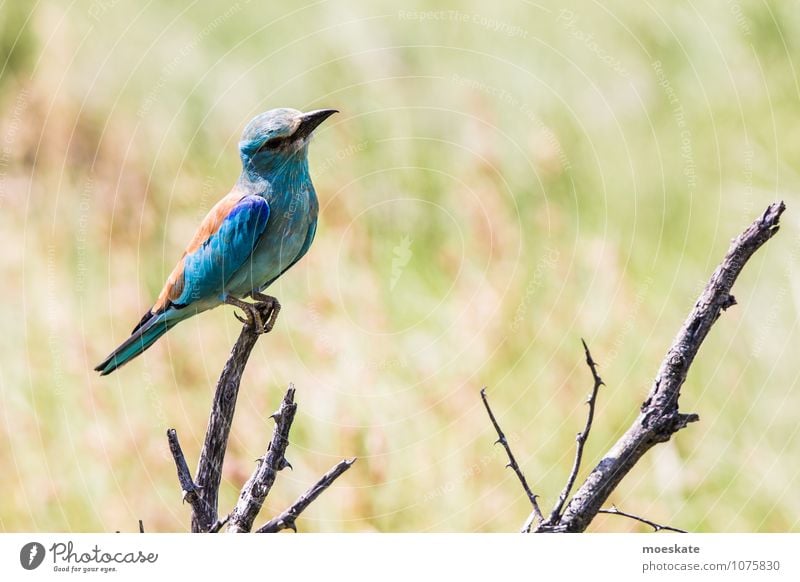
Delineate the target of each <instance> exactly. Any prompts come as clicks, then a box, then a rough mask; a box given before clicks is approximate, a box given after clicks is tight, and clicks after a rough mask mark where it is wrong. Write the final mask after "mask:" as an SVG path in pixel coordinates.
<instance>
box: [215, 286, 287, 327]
mask: <svg viewBox="0 0 800 582" xmlns="http://www.w3.org/2000/svg"><path fill="white" fill-rule="evenodd" d="M253 299H255V300H256V302H255V303H248V302H247V301H242V300H241V299H237V298H235V297H228V298H227V299H225V303H227V304H228V305H233V306H235V307H238V308H239V309H241V310H242V311H243V312H244V317H242V316H241V315H239V314H238V313H234V314H233V315H234V317H236V319H238V320H239V321H241V322H242V323H243V324H244V325H246V326H247V327H249V328H250V329H251V330H253V331H254V332H255V333H257V334H262V333H268V332H270V331H272V328H273V327H274V326H275V321H276V320H277V318H278V313H279V312H280V310H281V304H280V303H278V300H277V299H275V298H274V297H270V296H269V295H264V294H262V293H253Z"/></svg>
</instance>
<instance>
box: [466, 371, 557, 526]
mask: <svg viewBox="0 0 800 582" xmlns="http://www.w3.org/2000/svg"><path fill="white" fill-rule="evenodd" d="M481 400H483V405H484V406H485V407H486V412H487V413H488V414H489V420H491V421H492V425H494V430H495V431H497V440H496V441H495V444H497V443H500V444H501V445H503V448H505V450H506V454H507V455H508V464H507V465H506V467H510V468H511V469H513V471H514V473H516V474H517V478H518V479H519V482H520V483H522V488H523V489H524V490H525V494H526V495H527V496H528V499H529V500H530V502H531V505H532V506H533V512H532V513H531V516H530V517H529V518H528V520H527V521H526V523H525V526H523V528H522V529H523V531H530V528H531V526H532V525H533V520H534V519H537V520H539V523H542V522H544V516H543V515H542V511H541V509H539V504H538V503H537V501H536V497H537V496H536V495H535V494H534V493H533V491H531V488H530V487H529V486H528V481H527V479H525V475H523V474H522V470H521V469H520V468H519V465H518V464H517V459H515V458H514V453H512V452H511V447H510V446H509V445H508V440H507V439H506V435H505V434H503V429H501V428H500V425H499V424H498V422H497V419H496V418H495V416H494V413H493V412H492V409H491V407H490V406H489V400H488V399H487V398H486V387H484V388H481Z"/></svg>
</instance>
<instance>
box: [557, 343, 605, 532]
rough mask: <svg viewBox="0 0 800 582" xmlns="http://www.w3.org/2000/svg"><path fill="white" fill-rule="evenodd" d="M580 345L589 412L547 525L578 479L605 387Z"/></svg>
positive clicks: (595, 366) (586, 352)
mask: <svg viewBox="0 0 800 582" xmlns="http://www.w3.org/2000/svg"><path fill="white" fill-rule="evenodd" d="M581 343H582V344H583V353H584V354H585V355H586V365H587V366H589V370H590V371H591V373H592V379H593V380H594V385H593V386H592V393H591V394H590V395H589V398H588V399H587V400H586V403H587V404H588V405H589V412H588V414H587V415H586V425H585V426H584V427H583V430H582V431H581V432H579V433H578V436H577V437H576V438H575V440H576V442H577V446H576V447H575V461H574V462H573V463H572V471H570V474H569V477H568V478H567V483H566V485H564V489H563V491H561V495H559V496H558V501H557V502H556V505H555V507H553V511H552V512H551V513H550V517H549V518H547V522H548V523H555V522H556V521H558V518H559V517H561V509H562V508H563V507H564V503H566V501H567V498H568V497H569V493H570V491H572V486H573V485H575V479H576V478H577V477H578V471H580V468H581V460H582V459H583V448H584V447H585V446H586V441H587V440H588V438H589V431H590V430H592V421H593V420H594V412H595V408H596V406H597V394H598V393H599V392H600V386H604V385H605V383H604V382H603V380H602V378H600V375H599V374H598V373H597V363H596V362H595V361H594V360H593V359H592V354H591V353H590V352H589V346H587V345H586V341H585V340H583V339H581Z"/></svg>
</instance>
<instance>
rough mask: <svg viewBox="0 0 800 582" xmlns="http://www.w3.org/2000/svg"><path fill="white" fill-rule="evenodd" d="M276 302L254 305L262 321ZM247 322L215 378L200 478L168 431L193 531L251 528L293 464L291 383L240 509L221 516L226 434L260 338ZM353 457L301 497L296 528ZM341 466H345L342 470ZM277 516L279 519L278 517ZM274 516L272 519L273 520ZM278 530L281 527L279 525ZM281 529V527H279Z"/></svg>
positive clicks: (295, 507)
mask: <svg viewBox="0 0 800 582" xmlns="http://www.w3.org/2000/svg"><path fill="white" fill-rule="evenodd" d="M276 305H277V300H273V301H271V302H261V303H256V304H255V307H256V309H260V310H262V311H264V313H261V315H262V317H263V320H264V321H268V320H270V318H272V320H273V323H274V317H275V315H276V314H277V313H276V311H275V309H276V307H275V306H276ZM260 335H261V334H260V333H257V332H256V331H255V330H254V329H253V328H252V327H251V326H250V325H249V324H247V323H245V325H243V326H242V331H241V333H240V334H239V338H238V339H237V340H236V344H235V345H234V346H233V349H232V350H231V355H230V356H229V357H228V361H227V362H226V363H225V367H224V368H223V369H222V373H221V374H220V377H219V381H218V382H217V387H216V391H215V393H214V399H213V402H212V405H211V414H210V416H209V419H208V428H207V430H206V436H205V441H204V444H203V449H202V451H201V453H200V461H199V463H198V467H197V482H196V483H195V481H193V480H192V475H191V472H190V471H189V466H188V465H187V463H186V457H185V456H184V454H183V450H182V449H181V446H180V443H179V442H178V435H177V433H176V431H175V429H169V430H168V431H167V441H168V442H169V448H170V452H171V453H172V458H173V460H174V461H175V467H176V469H177V473H178V481H179V483H180V485H181V490H182V491H183V500H184V501H187V502H189V504H190V505H191V507H192V517H191V529H192V532H209V533H216V532H218V531H220V530H221V529H222V528H223V527H224V526H225V525H226V524H228V523H230V525H229V527H228V531H232V532H249V531H250V530H251V528H252V526H253V521H254V520H255V518H256V517H257V516H258V513H259V511H260V510H261V507H262V506H263V504H264V500H265V499H266V497H267V495H268V494H269V492H270V490H271V489H272V486H273V484H274V483H275V478H276V476H277V473H278V471H280V470H281V469H283V468H285V467H291V465H289V463H288V462H287V461H286V458H285V456H284V455H285V452H286V447H287V446H288V445H289V430H290V429H291V426H292V422H293V420H294V416H295V412H296V411H297V404H296V403H295V402H294V395H295V389H294V386H292V385H291V384H290V385H289V389H288V390H287V392H286V395H285V396H284V398H283V401H282V402H281V405H280V408H279V409H278V411H277V412H276V413H275V414H273V415H272V418H274V419H275V429H274V430H273V434H272V439H271V440H270V443H269V445H268V448H267V452H266V454H265V455H264V457H262V458H260V459H258V466H257V467H256V470H255V472H254V473H253V475H251V477H250V478H249V479H248V480H247V482H246V483H245V485H244V487H243V488H242V491H241V493H240V494H239V501H238V503H237V504H236V507H235V508H234V509H233V510H232V511H231V512H230V513H229V514H228V515H227V516H226V517H225V518H223V519H220V518H219V515H218V511H219V510H218V500H219V486H220V482H221V479H222V463H223V461H224V460H225V451H226V450H227V447H228V436H229V435H230V429H231V423H232V422H233V414H234V412H235V410H236V399H237V396H238V394H239V384H240V382H241V379H242V374H243V373H244V368H245V366H246V365H247V361H248V359H249V358H250V353H251V352H252V351H253V347H254V346H255V344H256V341H257V340H258V338H259V336H260ZM353 462H355V459H352V460H349V461H342V462H341V463H340V464H339V465H337V467H336V468H335V469H334V470H332V471H330V472H328V473H327V474H326V475H325V476H323V477H322V479H321V480H320V482H319V483H317V485H315V488H312V489H311V490H309V491H308V492H306V493H305V494H304V495H303V496H301V497H300V498H299V499H298V500H297V501H296V502H295V505H293V506H292V507H291V508H289V510H287V511H293V513H291V514H290V515H288V516H284V514H285V513H286V512H284V514H281V515H282V516H284V517H283V518H282V519H284V520H289V521H287V522H286V523H289V522H291V524H292V525H291V526H287V527H294V519H296V517H297V515H299V514H300V512H302V511H303V510H304V509H305V508H306V507H307V506H308V505H309V504H310V503H311V502H313V501H314V499H316V498H317V497H318V496H319V494H320V493H322V491H324V490H325V489H326V488H327V487H328V486H329V485H330V484H331V483H332V482H333V481H334V480H335V479H336V478H337V477H339V475H341V474H342V473H344V471H346V470H347V469H348V468H349V467H350V465H352V464H353ZM342 464H344V465H346V466H344V467H343V468H342ZM280 518H281V516H279V517H278V518H276V520H277V519H280ZM274 521H275V520H272V521H271V522H269V523H272V522H274ZM278 529H283V527H279V528H278ZM276 531H277V530H276Z"/></svg>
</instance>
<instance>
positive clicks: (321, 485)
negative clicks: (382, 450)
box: [256, 457, 356, 533]
mask: <svg viewBox="0 0 800 582" xmlns="http://www.w3.org/2000/svg"><path fill="white" fill-rule="evenodd" d="M355 462H356V459H355V457H354V458H352V459H344V460H342V461H339V463H338V464H336V465H335V466H334V467H333V468H332V469H331V470H330V471H328V472H327V473H325V475H323V476H322V478H320V480H319V481H317V482H316V483H315V484H314V485H313V486H312V487H311V488H310V489H309V490H308V491H306V492H305V493H303V494H302V495H301V496H300V497H298V498H297V500H296V501H295V502H294V503H292V505H291V506H290V507H289V508H288V509H286V510H285V511H283V512H282V513H281V514H280V515H278V516H277V517H274V518H272V519H271V520H269V521H268V522H267V523H265V524H264V525H262V526H261V527H260V528H258V529H257V530H256V532H257V533H276V532H279V531H281V530H282V529H291V530H293V531H295V532H296V531H297V526H296V525H295V521H296V520H297V518H298V516H299V515H300V514H301V513H303V511H304V510H305V509H306V508H307V507H308V506H309V505H311V503H312V502H313V501H314V500H315V499H316V498H317V497H319V496H320V494H322V492H323V491H325V490H326V489H327V488H328V487H330V486H331V485H332V484H333V482H334V481H336V479H338V478H339V477H340V476H341V475H342V474H343V473H344V472H345V471H347V470H348V469H349V468H350V467H351V466H352V465H353V463H355Z"/></svg>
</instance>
